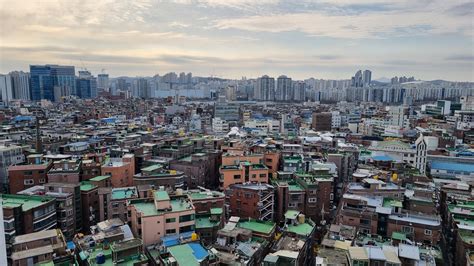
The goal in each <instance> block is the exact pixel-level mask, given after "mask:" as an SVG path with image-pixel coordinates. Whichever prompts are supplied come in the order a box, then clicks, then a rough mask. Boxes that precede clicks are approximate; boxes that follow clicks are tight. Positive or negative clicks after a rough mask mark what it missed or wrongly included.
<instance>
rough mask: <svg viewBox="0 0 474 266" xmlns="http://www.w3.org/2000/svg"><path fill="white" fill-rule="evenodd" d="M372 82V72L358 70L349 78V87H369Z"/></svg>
mask: <svg viewBox="0 0 474 266" xmlns="http://www.w3.org/2000/svg"><path fill="white" fill-rule="evenodd" d="M370 82H372V71H370V70H364V72H362V70H359V71H357V72H356V73H355V75H354V76H353V77H352V78H351V86H352V87H356V88H361V87H369V85H370Z"/></svg>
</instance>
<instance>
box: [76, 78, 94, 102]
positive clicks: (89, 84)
mask: <svg viewBox="0 0 474 266" xmlns="http://www.w3.org/2000/svg"><path fill="white" fill-rule="evenodd" d="M76 89H77V91H76V95H77V96H79V97H80V98H95V97H97V80H96V79H95V78H78V79H77V81H76Z"/></svg>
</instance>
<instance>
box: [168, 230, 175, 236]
mask: <svg viewBox="0 0 474 266" xmlns="http://www.w3.org/2000/svg"><path fill="white" fill-rule="evenodd" d="M166 234H167V235H169V234H176V229H167V230H166Z"/></svg>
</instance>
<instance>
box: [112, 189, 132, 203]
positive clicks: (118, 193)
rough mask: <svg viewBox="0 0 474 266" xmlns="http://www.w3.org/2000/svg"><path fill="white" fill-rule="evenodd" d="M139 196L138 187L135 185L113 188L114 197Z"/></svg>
mask: <svg viewBox="0 0 474 266" xmlns="http://www.w3.org/2000/svg"><path fill="white" fill-rule="evenodd" d="M134 197H138V193H137V189H136V188H135V187H124V188H114V189H112V199H113V200H117V199H130V198H134Z"/></svg>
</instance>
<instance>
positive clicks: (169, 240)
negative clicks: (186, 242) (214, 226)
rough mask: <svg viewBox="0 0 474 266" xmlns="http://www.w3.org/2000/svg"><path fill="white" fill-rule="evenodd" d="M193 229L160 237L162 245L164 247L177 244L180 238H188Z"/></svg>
mask: <svg viewBox="0 0 474 266" xmlns="http://www.w3.org/2000/svg"><path fill="white" fill-rule="evenodd" d="M193 233H194V231H189V232H184V233H181V234H174V235H167V236H164V237H162V238H161V240H162V241H163V246H165V247H172V246H176V245H179V243H180V238H182V239H190V238H191V236H192V234H193Z"/></svg>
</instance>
